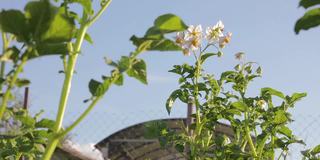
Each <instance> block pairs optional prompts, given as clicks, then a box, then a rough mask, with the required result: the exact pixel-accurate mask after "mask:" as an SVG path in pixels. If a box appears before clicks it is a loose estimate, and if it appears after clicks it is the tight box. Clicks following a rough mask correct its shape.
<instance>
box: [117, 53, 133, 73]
mask: <svg viewBox="0 0 320 160" xmlns="http://www.w3.org/2000/svg"><path fill="white" fill-rule="evenodd" d="M130 62H131V61H130V58H129V57H127V56H121V59H120V61H119V63H118V68H119V71H120V72H124V71H126V70H128V69H129V68H130V65H131V64H130Z"/></svg>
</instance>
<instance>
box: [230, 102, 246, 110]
mask: <svg viewBox="0 0 320 160" xmlns="http://www.w3.org/2000/svg"><path fill="white" fill-rule="evenodd" d="M231 106H232V107H234V108H236V109H238V110H239V111H241V112H244V111H246V110H247V109H248V108H249V107H248V106H247V105H246V104H245V103H243V102H242V101H238V102H234V103H232V104H231Z"/></svg>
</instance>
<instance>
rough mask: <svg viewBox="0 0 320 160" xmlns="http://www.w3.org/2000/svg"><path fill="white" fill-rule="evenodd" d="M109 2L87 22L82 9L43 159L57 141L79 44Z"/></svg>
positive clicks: (48, 156)
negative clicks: (56, 112)
mask: <svg viewBox="0 0 320 160" xmlns="http://www.w3.org/2000/svg"><path fill="white" fill-rule="evenodd" d="M110 3H111V0H108V1H107V2H106V3H105V4H104V5H103V6H102V7H101V9H100V10H99V11H98V13H97V14H96V15H95V16H94V17H93V18H92V19H91V20H90V21H88V22H87V21H86V20H87V17H88V16H87V14H86V13H85V12H84V11H83V16H82V24H81V26H80V30H79V32H78V35H77V39H76V42H75V45H74V48H73V47H71V48H72V50H71V52H70V53H71V54H70V55H69V59H68V64H67V68H66V71H65V80H64V84H63V88H62V91H61V96H60V103H59V110H58V114H57V117H56V123H55V126H54V129H53V132H54V134H55V136H52V137H51V138H50V139H49V142H48V146H47V147H46V150H45V153H44V156H43V158H42V159H43V160H50V158H51V156H52V154H53V152H54V150H55V148H56V146H57V145H58V143H59V139H60V137H59V136H56V135H58V133H59V132H60V130H61V127H62V122H63V118H64V113H65V109H66V104H67V101H68V97H69V93H70V88H71V81H72V76H73V73H74V68H75V64H76V61H77V57H78V54H79V52H80V49H81V46H82V42H83V39H84V37H85V34H86V32H87V29H88V27H89V26H91V25H92V24H93V23H94V22H95V21H96V20H97V19H98V18H99V17H100V16H101V15H102V13H103V12H104V11H105V10H106V9H107V7H108V6H109V5H110ZM99 99H100V98H98V99H97V101H96V102H95V103H92V104H93V105H92V106H91V105H90V106H89V107H88V109H87V110H86V111H85V112H84V113H83V114H82V115H81V116H80V117H79V118H78V119H77V120H76V122H75V123H74V125H72V128H69V129H68V131H67V132H64V133H65V134H66V133H68V132H70V131H71V130H72V129H73V128H74V127H76V126H77V125H78V124H79V123H80V122H81V121H82V120H83V119H84V118H85V116H86V115H87V114H88V113H89V112H90V111H91V109H92V108H93V107H94V106H95V104H96V103H97V102H98V100H99Z"/></svg>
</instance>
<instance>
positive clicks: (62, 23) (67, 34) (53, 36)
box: [41, 8, 76, 43]
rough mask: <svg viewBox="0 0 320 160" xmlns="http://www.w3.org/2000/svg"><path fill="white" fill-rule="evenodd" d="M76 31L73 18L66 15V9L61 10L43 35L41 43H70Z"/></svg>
mask: <svg viewBox="0 0 320 160" xmlns="http://www.w3.org/2000/svg"><path fill="white" fill-rule="evenodd" d="M75 31H76V27H75V22H74V19H73V18H70V17H68V16H67V15H66V14H65V9H64V8H59V10H58V11H57V13H56V14H55V15H54V17H53V19H52V21H51V22H50V26H49V28H48V30H47V31H46V32H45V33H44V34H42V36H41V41H44V42H54V43H57V42H69V41H71V39H72V38H73V35H74V33H75Z"/></svg>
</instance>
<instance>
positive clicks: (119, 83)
mask: <svg viewBox="0 0 320 160" xmlns="http://www.w3.org/2000/svg"><path fill="white" fill-rule="evenodd" d="M123 79H124V78H123V75H122V74H119V77H118V79H117V80H116V81H115V82H114V84H116V85H118V86H122V85H123Z"/></svg>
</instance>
